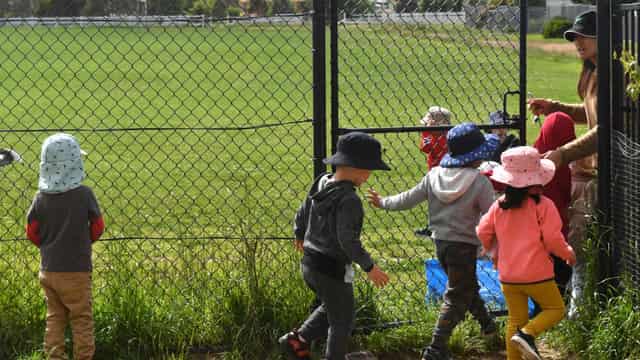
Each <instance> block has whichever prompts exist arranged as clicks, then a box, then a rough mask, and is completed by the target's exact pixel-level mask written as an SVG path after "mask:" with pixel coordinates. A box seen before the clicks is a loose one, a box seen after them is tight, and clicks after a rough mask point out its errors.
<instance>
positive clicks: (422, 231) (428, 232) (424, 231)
mask: <svg viewBox="0 0 640 360" xmlns="http://www.w3.org/2000/svg"><path fill="white" fill-rule="evenodd" d="M414 234H416V235H417V236H421V237H431V230H429V228H428V227H426V228H424V229H418V230H416V231H414Z"/></svg>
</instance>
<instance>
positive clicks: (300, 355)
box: [278, 330, 311, 360]
mask: <svg viewBox="0 0 640 360" xmlns="http://www.w3.org/2000/svg"><path fill="white" fill-rule="evenodd" d="M278 344H280V350H282V352H284V353H286V354H287V356H288V357H289V359H290V360H311V352H310V349H309V344H307V343H306V342H304V341H302V340H300V337H299V336H298V331H297V330H293V331H291V332H288V333H286V334H284V335H282V337H280V339H278Z"/></svg>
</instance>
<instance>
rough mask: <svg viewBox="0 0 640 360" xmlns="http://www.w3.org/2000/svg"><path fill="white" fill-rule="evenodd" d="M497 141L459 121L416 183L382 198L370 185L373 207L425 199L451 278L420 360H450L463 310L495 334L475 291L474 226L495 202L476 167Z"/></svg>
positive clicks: (404, 207)
mask: <svg viewBox="0 0 640 360" xmlns="http://www.w3.org/2000/svg"><path fill="white" fill-rule="evenodd" d="M498 144H499V140H498V138H497V137H496V136H495V135H484V134H483V133H482V131H481V130H480V129H479V128H478V127H477V126H476V125H474V124H472V123H464V124H460V125H457V126H455V127H453V128H452V129H451V130H450V131H449V133H448V134H447V145H448V148H449V151H448V153H447V154H446V155H445V156H444V158H443V159H442V161H441V162H440V166H439V167H435V168H433V169H431V170H430V171H429V172H428V173H427V175H426V176H425V177H424V178H423V179H422V180H421V181H420V183H418V185H416V186H415V187H414V188H412V189H410V190H407V191H405V192H403V193H400V194H397V195H393V196H387V197H381V196H380V195H379V194H378V193H377V192H376V191H375V190H373V189H370V190H369V194H368V195H367V197H368V199H369V202H370V203H371V205H373V206H374V207H376V208H382V209H386V210H407V209H410V208H413V207H414V206H416V205H418V204H419V203H421V202H423V201H429V228H430V229H431V230H432V231H433V235H432V238H433V239H434V240H435V244H436V251H437V256H438V260H439V261H440V263H441V265H442V268H443V269H444V271H445V272H446V274H447V276H448V279H449V281H448V283H447V290H446V292H445V294H444V303H443V304H442V307H441V309H440V317H439V319H438V322H437V323H436V327H435V330H434V332H433V339H432V342H431V344H430V345H429V346H428V347H427V348H426V349H425V351H424V353H423V355H422V359H423V360H444V359H449V357H450V356H449V350H448V344H447V343H448V341H449V337H450V336H451V333H452V332H453V329H454V328H455V327H456V325H457V324H458V323H459V322H460V321H462V320H464V318H465V314H466V312H467V311H469V312H470V313H471V314H472V315H473V317H474V318H475V319H476V320H477V321H478V322H479V323H480V326H481V329H482V333H483V335H493V334H495V333H496V330H497V329H496V325H495V322H494V320H493V318H492V317H491V316H490V315H489V313H488V312H487V309H486V308H485V306H484V301H483V300H482V299H481V298H480V294H479V289H480V287H479V285H478V279H477V277H476V258H477V254H478V248H479V246H480V241H479V240H478V237H477V235H476V233H475V230H474V229H475V227H476V226H477V225H478V222H479V220H480V217H481V216H482V215H483V214H484V213H485V212H487V210H489V208H490V207H491V204H492V203H493V201H494V192H493V188H492V186H491V183H490V182H489V180H488V179H487V177H486V176H483V175H482V174H481V173H480V171H479V170H478V166H480V164H481V163H482V162H483V160H486V159H488V158H490V157H491V155H492V154H493V152H494V151H495V150H496V148H497V147H498Z"/></svg>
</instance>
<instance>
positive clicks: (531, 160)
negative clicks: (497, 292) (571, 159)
mask: <svg viewBox="0 0 640 360" xmlns="http://www.w3.org/2000/svg"><path fill="white" fill-rule="evenodd" d="M501 159H502V165H501V166H499V167H497V168H495V169H494V171H493V175H492V176H491V178H492V179H493V180H495V181H497V182H500V183H503V184H505V185H506V186H507V187H506V190H505V194H504V195H503V196H502V197H500V198H499V199H498V200H496V201H495V202H494V203H493V205H492V206H491V208H490V209H489V211H488V212H487V213H486V214H485V215H484V216H483V217H482V218H481V219H480V223H479V225H478V227H477V228H476V232H477V234H478V238H479V239H480V242H481V243H482V246H483V248H484V251H487V252H488V251H492V252H493V256H494V261H496V262H497V266H498V273H499V279H500V282H501V283H502V291H503V292H504V297H505V301H506V303H507V309H508V311H509V321H508V325H507V333H506V336H505V338H506V343H507V359H508V360H515V359H521V358H523V356H524V359H541V357H540V354H539V353H538V350H537V348H536V345H535V337H536V336H538V335H539V334H541V333H542V332H544V331H545V330H547V329H549V328H551V327H553V326H554V325H556V324H557V323H558V322H560V320H562V318H563V317H564V313H565V308H564V302H563V300H562V296H561V295H560V292H559V290H558V286H557V285H556V283H555V281H554V271H553V260H552V259H551V257H550V256H549V253H550V252H551V253H552V254H553V255H555V256H557V257H559V258H561V259H563V260H565V261H566V262H567V264H569V265H571V266H573V265H574V264H575V262H576V255H575V253H574V251H573V249H572V248H571V246H569V244H567V242H566V240H565V238H564V235H562V219H561V218H560V214H559V213H558V210H557V209H556V207H555V205H554V203H553V201H552V200H550V199H549V198H547V197H545V196H543V195H542V192H543V186H544V185H546V184H547V183H549V181H551V179H552V178H553V176H554V172H555V165H554V164H553V162H551V161H550V160H545V159H541V158H540V154H539V153H538V151H537V150H536V149H535V148H533V147H529V146H519V147H515V148H512V149H509V150H507V151H505V152H504V153H503V154H502V157H501ZM528 298H533V299H534V300H535V301H536V302H537V303H538V304H540V306H541V308H542V312H540V313H539V314H538V315H537V316H536V317H535V318H533V319H531V320H529V316H528V306H527V300H528Z"/></svg>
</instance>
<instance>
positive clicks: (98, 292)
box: [0, 25, 579, 359]
mask: <svg viewBox="0 0 640 360" xmlns="http://www.w3.org/2000/svg"><path fill="white" fill-rule="evenodd" d="M341 31H342V34H343V35H341V38H340V39H341V40H340V41H341V43H340V46H341V58H340V63H339V65H340V69H341V78H340V86H341V96H340V104H341V108H340V117H341V119H342V124H343V126H345V127H350V126H366V127H376V126H413V125H416V124H417V120H418V119H419V118H420V117H421V116H422V115H423V114H424V112H425V111H426V109H427V108H428V106H430V105H434V104H447V106H449V107H450V108H451V109H452V110H453V111H454V113H455V114H458V116H457V118H456V119H457V120H458V121H463V120H473V121H475V122H486V121H487V119H488V112H489V111H492V110H496V109H499V108H501V102H502V98H501V94H502V92H504V91H506V90H513V89H515V88H517V79H518V74H517V49H513V48H512V49H510V48H508V47H507V48H503V47H500V46H496V45H495V43H491V42H488V41H485V40H483V37H482V36H489V35H491V36H493V38H491V39H492V40H496V41H498V44H503V45H504V42H506V41H508V40H513V38H512V37H511V35H496V34H483V33H479V34H478V33H474V35H472V34H469V33H465V32H464V28H455V27H450V28H429V27H409V26H406V27H403V26H398V25H395V26H390V27H382V26H353V27H343V28H341ZM445 32H450V33H454V34H456V35H455V36H454V37H453V38H451V37H443V36H442V34H443V33H445ZM472 36H475V38H473V37H472ZM478 37H479V38H478ZM500 41H502V43H500ZM528 61H529V69H528V70H529V89H530V91H531V92H532V93H533V94H534V95H535V96H544V97H549V98H555V99H559V100H563V101H567V102H576V101H577V96H576V95H575V84H576V79H577V76H578V71H579V64H578V62H577V60H575V59H574V58H571V57H566V56H550V55H547V54H544V53H541V52H539V51H538V52H536V51H532V52H531V53H530V57H529V59H528ZM510 105H513V104H510ZM512 111H513V109H512ZM312 113H313V112H312V72H311V30H310V27H309V26H298V25H296V26H293V25H292V26H279V25H265V26H228V25H225V26H220V25H217V26H214V27H212V28H139V29H138V28H136V29H130V28H95V27H87V28H63V27H58V28H44V27H35V28H28V27H23V28H8V27H4V28H2V29H0V119H1V124H2V127H1V129H0V130H2V132H0V144H2V146H9V147H12V148H15V149H16V150H18V151H19V152H20V153H22V154H23V155H24V159H25V161H24V164H19V165H16V166H13V167H11V168H7V169H5V170H4V171H3V172H2V176H4V180H5V182H6V183H8V184H12V186H11V189H9V190H7V191H5V194H4V196H3V197H2V198H1V199H0V209H1V210H2V214H3V215H2V221H1V222H0V239H2V240H0V274H1V275H0V324H2V326H1V327H0V357H1V358H20V357H22V358H38V357H39V356H40V355H39V354H38V352H37V350H38V349H39V348H40V343H41V340H42V332H43V329H44V301H43V299H42V296H41V291H40V289H39V286H38V284H37V270H38V253H37V249H36V248H35V247H33V246H30V245H29V244H28V242H27V241H25V240H23V238H24V236H23V223H24V214H25V213H26V210H27V208H28V206H29V204H30V201H31V198H32V196H33V194H34V193H35V191H36V185H37V174H38V156H39V150H40V144H41V143H42V141H43V140H44V139H45V138H46V137H47V136H48V135H50V134H51V133H53V132H54V131H55V130H56V129H67V130H68V131H69V132H71V133H73V134H74V135H76V136H77V137H78V138H79V140H80V141H81V144H82V146H83V148H84V149H85V150H87V151H88V152H89V156H88V157H87V158H86V161H85V166H86V169H87V173H88V179H87V181H86V184H87V185H89V186H91V187H92V188H93V189H94V191H95V193H96V195H97V197H98V200H99V201H100V203H101V206H102V208H103V212H104V215H105V219H106V222H107V232H106V234H105V239H106V241H102V242H100V243H97V244H96V245H95V246H94V265H95V271H94V295H95V301H94V314H95V318H96V336H97V344H98V354H97V358H100V359H102V358H104V359H113V358H123V359H124V358H126V359H129V358H131V359H148V358H152V357H157V358H164V357H163V356H169V355H163V354H169V353H176V354H181V353H183V352H184V351H185V349H186V348H188V347H189V346H198V345H212V346H214V348H215V347H217V346H220V347H222V348H224V349H231V350H235V352H232V353H231V354H230V355H229V356H228V357H229V358H234V356H235V358H239V359H242V358H247V357H246V354H247V351H260V354H261V357H264V358H271V357H272V356H273V355H270V354H271V349H272V346H273V339H274V338H275V337H276V336H277V335H279V334H280V333H281V332H283V331H285V330H287V329H290V328H291V327H293V326H294V325H296V324H297V323H299V321H300V320H301V319H302V318H303V317H304V314H305V312H306V308H307V306H308V304H309V303H310V301H311V295H310V294H309V292H308V291H307V290H306V289H305V287H304V285H303V283H302V281H301V279H300V276H299V269H298V264H297V263H298V259H299V255H298V254H295V253H294V252H293V250H292V248H291V247H290V244H289V242H288V241H286V240H283V239H284V238H288V237H289V236H291V235H290V233H291V219H292V217H293V214H294V212H295V210H296V208H297V206H298V204H299V202H300V201H301V199H302V197H303V196H304V193H305V191H306V187H307V186H308V184H309V183H310V181H311V179H312V158H313V150H312V138H313V137H312V124H311V122H310V121H309V119H310V118H311V117H312ZM256 126H257V127H260V128H250V129H244V127H256ZM227 128H233V129H227ZM536 134H537V131H536V126H535V125H533V124H530V125H529V131H528V142H529V143H531V142H532V141H533V139H534V138H535V136H536ZM378 138H379V139H381V141H382V142H383V144H384V147H385V148H386V149H387V150H386V153H385V158H386V159H388V161H389V163H390V164H391V165H392V167H393V171H392V172H389V173H377V174H375V175H374V176H373V177H372V179H371V181H370V186H372V187H375V188H376V189H378V190H379V191H380V192H381V193H383V194H389V193H395V192H398V191H401V190H404V189H406V188H408V187H409V186H413V185H414V184H415V183H417V182H418V180H419V179H420V178H421V176H422V175H423V173H424V171H425V163H424V158H423V156H422V154H420V153H419V151H418V150H417V147H416V145H417V142H418V135H417V134H415V133H405V134H386V135H379V136H378ZM425 223H426V208H425V207H424V206H420V207H418V208H416V209H415V210H412V211H409V212H405V213H385V212H381V211H374V210H373V209H371V208H368V207H367V215H366V224H365V229H364V233H363V241H364V243H365V246H366V247H367V248H369V249H370V250H371V251H372V253H373V255H374V257H375V258H376V259H378V262H379V263H380V264H381V265H382V267H383V268H385V269H386V270H388V271H389V272H390V274H391V276H392V285H391V286H389V287H388V288H387V289H385V290H383V291H374V290H372V289H371V287H370V286H368V285H367V284H366V283H364V282H361V283H359V284H358V291H357V293H358V298H359V304H361V307H360V308H359V319H360V320H359V324H360V325H371V324H380V323H385V322H389V321H396V320H400V321H404V320H413V321H415V322H416V324H415V325H414V327H413V328H411V327H409V329H414V332H413V333H412V334H413V335H412V339H413V340H414V342H415V344H414V343H410V344H409V346H415V347H419V346H420V344H421V343H423V342H426V341H427V339H428V338H429V337H430V333H429V332H428V331H425V329H428V328H430V326H431V324H432V322H433V319H434V317H433V316H434V315H433V311H432V309H428V308H427V307H426V306H425V304H424V290H425V289H424V288H425V284H424V263H423V261H424V259H426V258H429V257H432V256H433V249H432V245H431V242H430V241H428V240H423V239H418V238H416V237H415V236H414V235H413V230H414V229H415V228H418V227H422V226H423V225H424V224H425ZM471 328H473V327H471ZM402 331H409V332H410V330H400V331H399V332H396V333H394V334H395V335H390V336H391V338H392V339H393V337H394V336H397V337H402V336H405V335H406V334H405V335H403V332H402ZM465 331H469V330H464V329H463V330H461V332H462V334H465V335H466V334H467V333H466V332H465ZM472 333H473V334H477V329H475V330H473V331H472ZM372 336H373V337H372V339H375V336H376V335H372ZM460 336H461V335H459V337H460ZM246 339H253V340H254V341H250V344H249V345H247V344H246ZM367 339H368V338H366V337H365V338H364V340H360V341H362V342H363V343H364V344H369V345H371V344H370V342H368V340H367ZM387 341H389V340H387ZM458 343H459V344H460V346H459V347H458V351H466V350H469V348H472V349H475V348H474V346H475V345H474V346H471V345H468V344H467V345H464V344H465V343H467V341H465V340H464V339H463V338H460V339H459V340H458ZM471 343H473V342H471ZM398 344H405V345H406V344H407V342H404V343H403V342H402V340H401V339H397V340H396V341H395V342H393V341H391V344H388V345H389V347H391V348H392V347H394V346H402V345H398ZM478 349H480V350H481V349H483V347H482V346H479V347H478ZM243 351H244V352H243Z"/></svg>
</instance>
